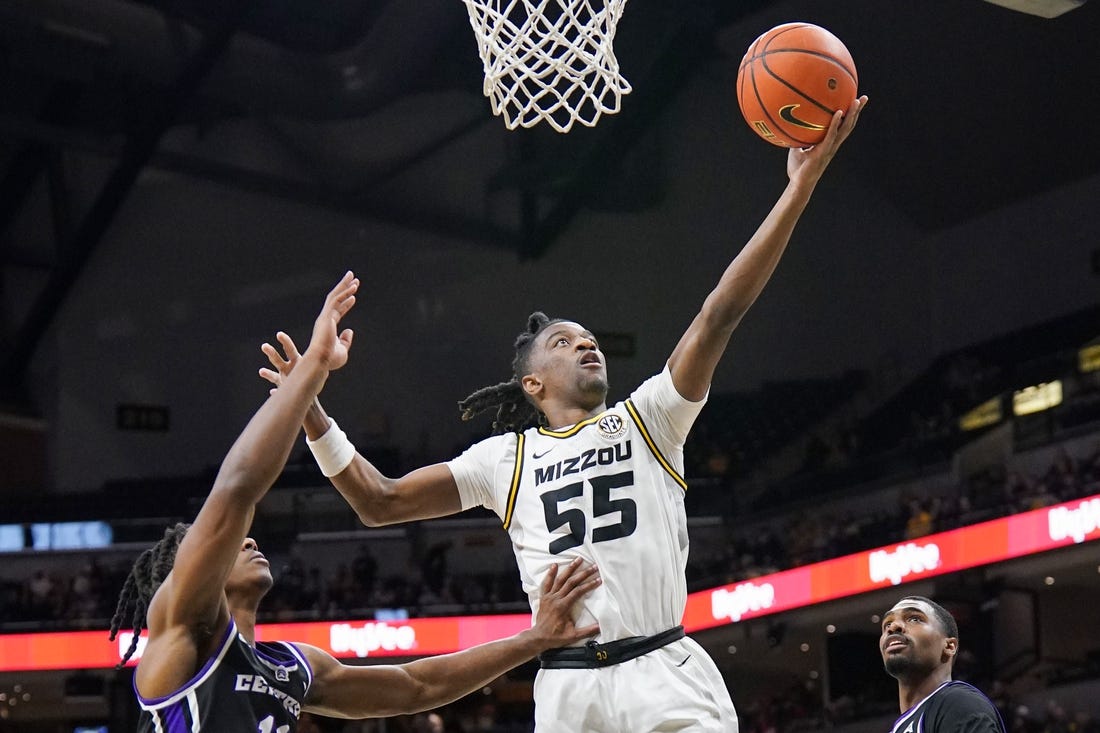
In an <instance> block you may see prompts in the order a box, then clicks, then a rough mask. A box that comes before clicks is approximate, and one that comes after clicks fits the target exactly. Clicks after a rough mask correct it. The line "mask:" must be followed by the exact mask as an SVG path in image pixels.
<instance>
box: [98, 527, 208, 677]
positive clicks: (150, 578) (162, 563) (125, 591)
mask: <svg viewBox="0 0 1100 733" xmlns="http://www.w3.org/2000/svg"><path fill="white" fill-rule="evenodd" d="M190 526H191V525H189V524H184V523H183V522H178V523H176V524H175V525H174V526H172V527H168V528H167V529H165V530H164V537H162V538H161V539H160V541H158V542H157V543H156V544H155V545H153V546H152V547H150V548H149V549H148V550H145V551H144V552H142V553H141V554H140V555H138V559H137V560H136V561H135V562H134V567H133V568H131V569H130V574H129V575H127V576H126V582H125V583H123V585H122V592H121V593H119V596H118V607H117V608H115V615H114V616H113V617H112V618H111V641H114V640H115V637H116V636H117V635H118V631H119V629H120V628H121V626H122V623H123V619H124V618H125V616H126V613H127V611H128V610H130V609H131V608H132V609H133V613H132V614H131V616H130V624H131V625H132V626H133V629H134V638H133V641H131V642H130V648H129V649H127V650H126V654H125V655H124V656H123V657H122V661H120V662H119V663H118V666H119V667H122V665H124V664H126V662H127V660H129V659H130V657H132V656H133V655H134V652H135V651H137V646H138V636H139V635H140V634H141V630H142V629H144V628H145V614H146V612H148V610H149V602H150V601H152V600H153V594H154V593H156V592H157V588H159V587H160V584H161V583H163V582H164V579H165V578H167V577H168V573H169V572H171V570H172V565H174V564H175V562H176V550H178V549H179V546H180V542H181V541H182V540H183V536H184V535H185V534H187V530H188V528H189V527H190Z"/></svg>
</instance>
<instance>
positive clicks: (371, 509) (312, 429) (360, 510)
mask: <svg viewBox="0 0 1100 733" xmlns="http://www.w3.org/2000/svg"><path fill="white" fill-rule="evenodd" d="M275 337H276V339H277V340H278V342H279V345H280V347H282V353H280V351H279V350H278V349H276V348H275V347H274V346H272V345H271V344H264V345H263V347H262V348H261V350H262V351H263V353H264V355H265V356H267V358H268V361H269V362H270V363H271V366H272V367H273V369H261V370H260V376H261V377H263V378H264V379H266V380H267V381H269V382H271V383H272V384H274V385H275V387H276V388H278V386H279V385H280V384H281V382H282V380H284V379H285V378H286V376H287V375H288V374H290V372H291V371H293V370H294V367H295V365H296V364H297V363H298V360H299V359H300V358H301V356H300V355H299V353H298V349H297V347H296V346H295V344H294V341H293V340H292V339H291V338H290V336H288V335H287V334H285V333H283V332H281V331H280V332H279V333H277V334H276V336H275ZM302 425H303V427H304V428H305V432H306V439H307V440H308V441H309V442H310V447H311V449H312V450H313V453H314V455H315V456H317V457H318V463H319V465H320V467H321V471H322V473H324V474H325V475H326V476H327V477H328V479H329V480H330V481H331V482H332V485H333V486H334V487H336V490H337V491H339V492H340V494H341V495H342V496H343V497H344V499H345V501H347V502H348V505H349V506H351V508H352V509H354V510H355V513H356V514H357V515H358V516H359V520H360V521H361V522H363V524H365V525H367V526H368V527H378V526H381V525H386V524H397V523H400V522H410V521H414V520H418V519H432V518H434V517H444V516H447V515H449V514H457V513H458V512H460V511H462V499H461V498H460V496H459V493H458V485H457V484H456V483H455V480H454V476H453V475H452V474H451V469H449V468H448V467H447V466H446V465H445V464H443V463H436V464H433V465H431V466H425V467H424V468H418V469H416V470H415V471H412V472H410V473H408V474H406V475H404V476H402V477H400V478H390V477H388V476H385V475H384V474H383V473H382V472H381V471H379V470H378V469H377V468H376V467H375V466H374V464H372V463H371V462H370V461H368V460H367V459H366V458H364V457H363V456H362V455H361V454H360V453H359V452H358V451H356V450H355V448H354V446H352V444H351V443H350V441H348V439H347V437H346V435H345V434H344V432H343V431H342V430H340V428H339V426H338V425H337V424H336V422H335V421H334V420H332V419H331V418H330V417H329V416H328V414H327V413H326V412H325V409H324V408H323V407H322V406H321V402H320V400H319V399H314V400H313V404H312V405H311V406H310V408H309V410H308V411H307V413H306V417H305V420H304V421H303V423H302Z"/></svg>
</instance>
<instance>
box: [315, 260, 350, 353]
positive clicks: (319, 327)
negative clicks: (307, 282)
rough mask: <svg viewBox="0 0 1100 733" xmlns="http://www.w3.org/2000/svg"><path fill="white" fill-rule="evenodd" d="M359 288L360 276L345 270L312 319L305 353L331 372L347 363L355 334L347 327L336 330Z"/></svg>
mask: <svg viewBox="0 0 1100 733" xmlns="http://www.w3.org/2000/svg"><path fill="white" fill-rule="evenodd" d="M357 290H359V278H357V277H355V273H353V272H352V271H351V270H348V271H347V272H346V273H344V276H343V277H342V278H340V282H338V283H336V287H334V288H333V289H332V290H330V291H329V294H328V297H326V298H325V305H324V308H322V309H321V313H320V315H318V316H317V320H316V321H315V322H314V323H313V338H311V339H310V342H309V348H308V349H307V350H306V351H307V353H309V354H312V355H313V356H315V357H316V358H317V359H319V360H320V362H321V364H322V365H323V366H324V367H325V368H327V369H328V370H329V371H330V372H331V371H335V370H337V369H339V368H340V367H342V366H344V365H345V364H347V363H348V349H350V348H351V340H352V337H353V336H354V335H355V334H354V333H353V332H352V330H351V329H350V328H345V329H344V330H343V331H339V330H338V326H339V325H340V319H341V318H343V317H344V314H345V313H347V312H348V311H349V310H351V307H352V306H353V305H355V293H356V291H357Z"/></svg>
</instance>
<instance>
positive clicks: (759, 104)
mask: <svg viewBox="0 0 1100 733" xmlns="http://www.w3.org/2000/svg"><path fill="white" fill-rule="evenodd" d="M858 81H859V80H858V78H857V76H856V65H855V63H854V62H853V61H852V55H851V54H850V53H848V49H847V48H845V47H844V44H843V43H841V41H840V39H839V38H837V37H836V36H834V35H833V34H832V33H830V32H829V31H827V30H825V29H824V28H821V27H819V26H816V25H811V24H810V23H785V24H784V25H779V26H776V27H775V28H772V29H771V30H770V31H768V32H767V33H765V34H764V35H762V36H760V37H759V38H757V39H756V40H755V41H753V42H752V45H751V46H749V50H748V52H747V53H746V54H745V58H744V59H742V60H741V67H740V68H739V69H738V71H737V103H738V104H739V105H740V106H741V114H743V115H744V116H745V121H746V122H748V123H749V127H751V128H752V129H753V131H754V132H755V133H756V134H757V135H759V136H760V137H762V138H764V139H765V140H767V141H768V142H770V143H772V144H773V145H779V146H781V147H785V148H791V147H806V146H809V145H814V144H816V143H819V142H821V140H822V139H823V138H824V137H825V132H826V130H828V129H829V122H830V121H831V120H832V118H833V113H834V112H835V111H836V110H838V109H839V110H844V111H845V112H846V111H847V110H848V106H849V105H850V104H851V103H852V100H854V99H855V98H856V89H858V87H859V85H858Z"/></svg>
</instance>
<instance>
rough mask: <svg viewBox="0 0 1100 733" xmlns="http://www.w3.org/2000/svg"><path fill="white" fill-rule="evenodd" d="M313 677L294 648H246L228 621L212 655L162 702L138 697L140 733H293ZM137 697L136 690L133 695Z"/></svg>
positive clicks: (270, 645) (270, 644)
mask: <svg viewBox="0 0 1100 733" xmlns="http://www.w3.org/2000/svg"><path fill="white" fill-rule="evenodd" d="M312 682H313V671H312V670H311V669H310V667H309V663H308V662H306V659H305V657H304V656H303V655H302V653H301V651H299V650H298V649H297V648H296V647H295V646H294V645H293V644H289V643H286V642H282V641H275V642H257V643H256V646H255V647H253V646H252V645H250V644H249V643H248V642H247V641H246V640H245V638H244V637H243V636H241V635H240V634H239V633H238V632H237V625H236V624H235V623H234V622H233V620H232V619H230V621H229V627H228V628H227V629H226V631H225V638H224V639H223V640H222V644H221V646H220V647H219V648H218V651H217V653H216V654H215V655H214V656H213V657H211V658H210V659H209V660H207V662H206V664H204V665H203V667H202V669H200V670H199V671H198V673H197V674H196V675H195V676H194V677H192V678H191V679H190V680H189V681H188V682H187V684H186V685H184V686H183V687H181V688H180V689H179V690H177V691H176V692H174V693H172V694H171V695H168V696H166V697H161V698H155V699H148V698H144V697H142V696H141V695H140V694H138V695H137V699H138V703H139V704H140V705H141V718H140V720H139V722H138V731H139V733H200V731H210V732H211V733H213V732H214V731H217V732H219V733H221V732H223V731H224V733H292V732H293V731H295V730H296V729H297V728H298V716H299V715H301V712H302V701H303V700H305V697H306V693H307V692H308V691H309V686H310V684H311V683H312ZM134 692H135V694H137V690H136V689H135V690H134Z"/></svg>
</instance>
